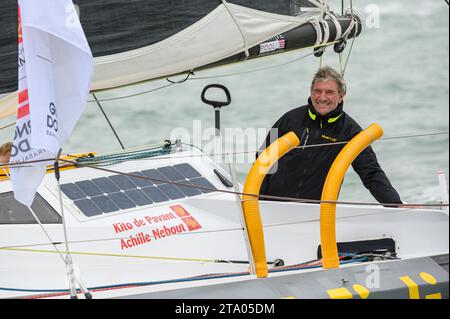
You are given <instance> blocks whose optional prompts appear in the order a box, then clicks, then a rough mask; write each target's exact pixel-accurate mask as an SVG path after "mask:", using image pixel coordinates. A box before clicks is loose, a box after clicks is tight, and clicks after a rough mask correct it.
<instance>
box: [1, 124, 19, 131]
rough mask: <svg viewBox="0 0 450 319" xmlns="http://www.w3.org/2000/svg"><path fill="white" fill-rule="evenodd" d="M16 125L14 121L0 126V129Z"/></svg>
mask: <svg viewBox="0 0 450 319" xmlns="http://www.w3.org/2000/svg"><path fill="white" fill-rule="evenodd" d="M14 125H16V122H14V123H11V124H8V125H5V126H2V127H0V131H2V130H4V129H7V128H8V127H11V126H14Z"/></svg>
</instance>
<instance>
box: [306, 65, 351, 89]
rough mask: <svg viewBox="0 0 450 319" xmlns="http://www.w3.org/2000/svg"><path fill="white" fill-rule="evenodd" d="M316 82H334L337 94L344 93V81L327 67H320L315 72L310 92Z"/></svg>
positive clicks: (333, 70)
mask: <svg viewBox="0 0 450 319" xmlns="http://www.w3.org/2000/svg"><path fill="white" fill-rule="evenodd" d="M316 81H334V82H336V84H337V87H338V92H339V94H341V95H342V94H344V93H345V92H346V90H347V89H346V85H345V80H344V78H343V77H342V75H340V74H339V72H337V71H336V70H335V69H333V68H332V67H329V66H324V67H321V68H320V69H319V70H317V72H316V74H315V75H314V78H313V80H312V83H311V91H312V89H313V87H314V84H315V83H316Z"/></svg>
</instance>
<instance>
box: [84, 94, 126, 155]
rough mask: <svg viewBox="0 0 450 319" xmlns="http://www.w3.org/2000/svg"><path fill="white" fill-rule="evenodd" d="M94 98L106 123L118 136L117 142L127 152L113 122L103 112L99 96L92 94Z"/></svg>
mask: <svg viewBox="0 0 450 319" xmlns="http://www.w3.org/2000/svg"><path fill="white" fill-rule="evenodd" d="M92 96H93V97H94V99H95V101H96V102H97V105H98V107H99V108H100V110H101V111H102V113H103V115H104V116H105V119H106V121H107V122H108V124H109V127H110V128H111V130H112V131H113V133H114V135H115V136H116V139H117V141H118V142H119V144H120V146H121V147H122V149H123V150H125V147H124V146H123V143H122V141H121V140H120V138H119V135H117V133H116V130H115V129H114V127H113V126H112V124H111V122H110V121H109V118H108V116H107V115H106V113H105V111H104V110H103V107H102V105H101V104H100V102H99V101H98V99H97V96H95V93H92Z"/></svg>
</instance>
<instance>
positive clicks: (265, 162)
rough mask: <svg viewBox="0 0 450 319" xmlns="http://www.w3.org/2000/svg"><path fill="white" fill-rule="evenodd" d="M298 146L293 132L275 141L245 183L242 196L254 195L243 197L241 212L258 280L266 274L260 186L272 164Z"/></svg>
mask: <svg viewBox="0 0 450 319" xmlns="http://www.w3.org/2000/svg"><path fill="white" fill-rule="evenodd" d="M299 144H300V141H299V139H298V137H297V135H296V134H295V133H294V132H289V133H287V134H285V135H283V136H282V137H280V138H279V139H277V140H276V141H275V142H273V143H272V144H270V146H269V147H267V148H266V149H265V150H264V151H263V152H262V153H261V154H260V156H259V157H258V159H257V160H256V161H255V163H254V164H253V166H252V168H251V169H250V172H249V173H248V175H247V179H246V181H245V185H244V194H254V195H253V196H252V195H243V197H242V210H243V212H244V219H245V224H246V227H247V233H248V238H249V240H250V246H251V250H252V254H253V260H254V265H255V271H256V276H257V277H258V278H264V277H267V274H268V268H267V259H266V249H265V244H264V232H263V227H262V221H261V215H260V212H259V202H258V199H259V198H258V195H259V192H260V190H261V185H262V182H263V180H264V177H265V176H266V174H267V172H268V171H269V170H270V168H271V167H272V166H273V164H275V163H276V162H277V161H278V160H279V159H280V158H281V157H283V155H285V154H286V153H287V152H289V151H290V150H292V149H293V148H294V147H296V146H298V145H299Z"/></svg>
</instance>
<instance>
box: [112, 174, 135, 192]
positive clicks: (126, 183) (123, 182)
mask: <svg viewBox="0 0 450 319" xmlns="http://www.w3.org/2000/svg"><path fill="white" fill-rule="evenodd" d="M108 179H110V180H111V181H112V182H113V183H114V184H116V185H117V186H118V187H119V189H120V190H128V189H133V188H136V185H135V184H134V183H133V182H132V181H131V180H130V179H129V178H128V177H126V176H125V175H113V176H109V177H108Z"/></svg>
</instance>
